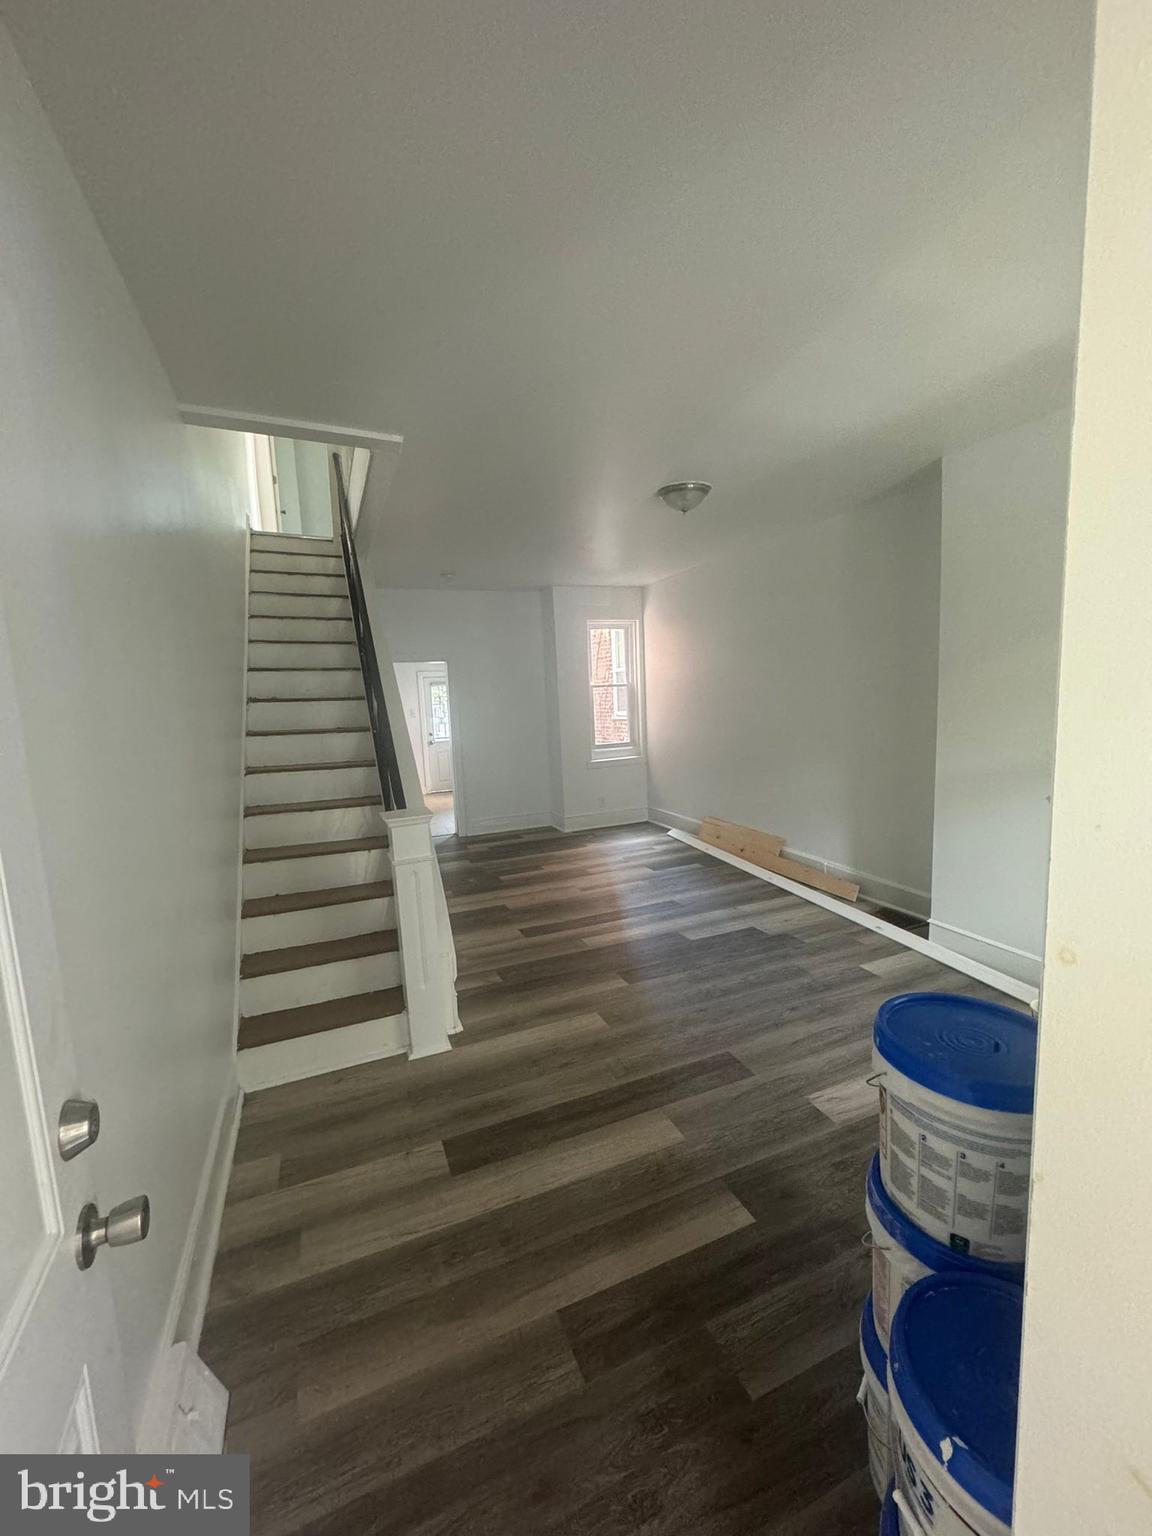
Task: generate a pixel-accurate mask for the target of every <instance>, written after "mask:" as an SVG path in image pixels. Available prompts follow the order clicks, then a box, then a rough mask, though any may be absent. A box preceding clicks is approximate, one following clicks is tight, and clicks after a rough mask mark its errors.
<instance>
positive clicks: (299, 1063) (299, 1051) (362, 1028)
mask: <svg viewBox="0 0 1152 1536" xmlns="http://www.w3.org/2000/svg"><path fill="white" fill-rule="evenodd" d="M407 1049H408V1015H407V1014H406V1013H397V1014H393V1015H392V1017H391V1018H386V1019H368V1020H366V1021H365V1022H364V1023H362V1024H349V1025H348V1026H347V1027H346V1028H344V1029H328V1030H325V1031H323V1033H321V1034H318V1035H301V1036H300V1038H299V1039H296V1040H280V1041H277V1042H276V1044H274V1045H257V1046H252V1047H250V1048H249V1049H247V1050H240V1051H238V1052H237V1055H236V1070H237V1075H238V1077H239V1081H240V1087H241V1088H242V1089H243V1090H244V1092H245V1093H255V1092H256V1091H257V1090H258V1089H260V1088H272V1087H274V1086H275V1085H276V1084H277V1083H295V1082H298V1081H299V1080H300V1079H301V1078H305V1077H316V1076H317V1075H318V1074H319V1073H321V1072H338V1071H341V1070H346V1069H347V1068H348V1067H355V1066H359V1065H360V1064H361V1062H365V1061H379V1060H380V1059H381V1057H384V1056H399V1055H403V1053H404V1052H405V1051H406V1050H407Z"/></svg>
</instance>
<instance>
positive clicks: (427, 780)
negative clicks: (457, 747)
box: [420, 672, 452, 795]
mask: <svg viewBox="0 0 1152 1536" xmlns="http://www.w3.org/2000/svg"><path fill="white" fill-rule="evenodd" d="M420 723H421V728H422V731H423V738H424V788H425V792H426V793H427V794H430V795H437V794H444V793H446V792H447V791H448V790H450V789H451V788H452V713H451V710H450V708H449V704H448V678H447V676H446V675H445V674H444V673H443V672H422V673H421V674H420Z"/></svg>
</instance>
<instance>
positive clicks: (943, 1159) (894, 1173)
mask: <svg viewBox="0 0 1152 1536" xmlns="http://www.w3.org/2000/svg"><path fill="white" fill-rule="evenodd" d="M872 1041H873V1060H874V1063H875V1069H876V1074H877V1077H878V1079H879V1083H880V1172H881V1178H882V1179H883V1183H884V1188H885V1189H886V1190H887V1191H888V1194H889V1196H890V1197H891V1199H892V1200H893V1202H894V1203H895V1204H896V1205H898V1206H899V1207H900V1209H901V1210H902V1211H903V1212H904V1214H905V1215H906V1216H907V1217H908V1218H909V1219H910V1220H911V1221H913V1222H915V1223H916V1225H917V1226H918V1227H920V1228H921V1229H922V1230H923V1231H924V1232H926V1233H927V1234H928V1236H929V1237H931V1238H933V1239H934V1240H935V1241H936V1242H938V1243H941V1244H942V1245H943V1246H944V1247H946V1248H950V1249H952V1250H953V1251H954V1252H956V1253H960V1254H966V1255H969V1254H970V1255H972V1256H974V1257H976V1258H980V1259H987V1260H990V1261H992V1262H994V1263H1000V1264H1022V1263H1023V1262H1024V1242H1025V1232H1026V1227H1027V1220H1028V1186H1029V1182H1030V1178H1031V1170H1032V1104H1033V1098H1034V1093H1035V1079H1036V1024H1035V1021H1034V1020H1033V1019H1032V1017H1031V1016H1030V1015H1029V1014H1025V1013H1020V1012H1018V1011H1017V1010H1016V1009H1014V1008H1004V1007H1002V1006H1001V1005H1000V1004H998V1003H985V1002H982V1001H981V1000H980V999H978V998H974V997H963V996H958V995H956V994H953V993H951V992H910V993H907V994H905V995H904V996H901V997H892V998H889V999H888V1001H887V1002H886V1003H883V1004H882V1005H881V1007H880V1010H879V1012H878V1013H877V1015H876V1024H875V1027H874V1029H873V1032H872Z"/></svg>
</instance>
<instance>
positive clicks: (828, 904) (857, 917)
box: [668, 827, 1038, 1009]
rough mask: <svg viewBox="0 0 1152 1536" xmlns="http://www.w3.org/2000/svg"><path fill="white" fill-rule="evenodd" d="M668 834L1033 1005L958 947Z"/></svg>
mask: <svg viewBox="0 0 1152 1536" xmlns="http://www.w3.org/2000/svg"><path fill="white" fill-rule="evenodd" d="M668 835H669V836H670V837H674V838H675V839H676V840H677V842H681V843H687V844H688V846H689V847H690V848H698V849H699V850H700V852H701V853H707V854H711V856H712V857H713V858H714V859H719V860H721V862H722V863H724V864H731V865H732V866H733V868H735V869H741V870H743V871H744V873H745V874H748V875H755V877H756V878H757V879H758V880H766V881H767V882H768V884H769V885H778V886H779V887H780V888H781V889H782V890H785V891H789V892H790V893H791V894H792V895H793V896H799V897H801V899H802V900H804V901H810V902H812V903H814V905H816V906H818V907H824V908H825V909H826V910H827V911H829V912H835V913H836V915H837V916H838V917H846V918H847V919H848V920H849V921H850V922H853V923H859V924H860V926H861V927H862V928H868V929H870V930H871V931H872V932H873V933H879V934H883V936H884V937H885V938H886V939H891V940H892V942H893V943H895V944H902V945H903V946H904V948H905V949H912V950H915V951H916V953H917V954H920V955H927V957H928V958H929V959H930V960H936V961H938V962H939V964H941V965H946V966H948V967H949V968H950V969H951V970H954V971H960V972H961V973H962V974H963V975H965V976H971V977H973V979H974V980H976V981H982V982H984V983H985V984H986V985H987V986H989V987H995V988H996V989H997V991H1000V992H1004V993H1006V994H1007V995H1008V996H1009V997H1015V998H1018V999H1019V1000H1020V1002H1022V1003H1027V1004H1028V1005H1029V1007H1031V1008H1033V1009H1034V1008H1035V1007H1036V1004H1037V1001H1038V993H1037V989H1036V988H1035V987H1034V986H1030V985H1029V984H1028V983H1026V982H1023V981H1020V980H1019V979H1018V978H1017V977H1015V976H1009V975H1007V974H1006V973H1005V972H1004V971H999V970H995V969H993V968H992V967H991V966H987V965H984V964H982V963H981V962H980V961H979V960H974V959H972V958H971V957H970V956H968V955H964V954H961V953H960V952H959V951H958V950H955V949H951V948H946V947H945V946H944V945H943V944H937V943H934V942H933V941H932V940H931V939H922V938H920V936H919V935H918V934H915V933H909V932H908V930H907V929H906V928H898V927H897V926H896V925H895V923H886V922H885V921H884V919H883V918H882V917H873V916H872V914H871V913H870V912H864V911H862V910H861V909H860V908H859V907H855V906H853V905H852V903H851V902H848V901H838V900H837V899H836V897H835V896H825V895H824V893H823V891H817V890H814V889H813V888H812V887H811V886H807V885H800V884H799V883H798V882H797V881H795V880H788V879H786V878H785V876H783V875H776V874H773V873H772V871H771V870H768V869H761V868H760V866H759V865H758V864H750V863H749V862H748V860H747V859H741V858H738V857H737V856H736V854H734V853H725V852H724V851H723V849H721V848H714V847H713V846H712V844H711V843H704V842H701V840H700V839H699V838H698V837H695V836H693V834H692V833H691V832H682V831H680V830H679V828H676V827H673V828H671V830H670V831H669V834H668Z"/></svg>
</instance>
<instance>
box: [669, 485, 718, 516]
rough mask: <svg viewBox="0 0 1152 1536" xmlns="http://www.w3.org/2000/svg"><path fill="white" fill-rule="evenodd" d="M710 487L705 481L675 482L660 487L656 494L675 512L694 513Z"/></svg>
mask: <svg viewBox="0 0 1152 1536" xmlns="http://www.w3.org/2000/svg"><path fill="white" fill-rule="evenodd" d="M711 489H712V487H711V486H710V485H709V484H708V482H707V480H677V481H675V482H674V484H672V485H662V486H661V487H660V489H659V490H658V491H657V492H656V494H657V496H659V498H660V500H661V501H662V502H663V503H664V505H665V506H666V507H675V508H676V511H677V512H695V510H696V508H697V507H698V506H699V505H700V503H701V502H702V501H703V500H704V498H705V496H707V494H708V492H709V491H710V490H711Z"/></svg>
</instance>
